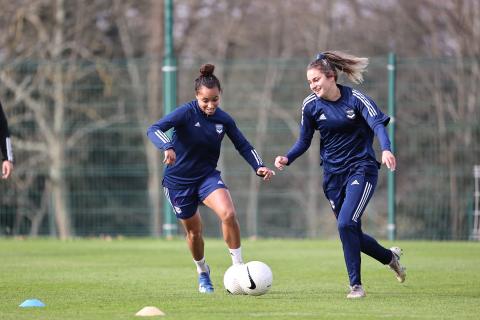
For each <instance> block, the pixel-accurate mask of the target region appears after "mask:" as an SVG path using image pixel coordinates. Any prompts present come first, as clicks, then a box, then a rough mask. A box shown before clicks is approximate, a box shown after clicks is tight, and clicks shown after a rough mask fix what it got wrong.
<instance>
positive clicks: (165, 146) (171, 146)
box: [162, 142, 173, 150]
mask: <svg viewBox="0 0 480 320" xmlns="http://www.w3.org/2000/svg"><path fill="white" fill-rule="evenodd" d="M162 149H163V150H168V149H173V144H172V143H171V142H167V143H165V144H164V145H163V148H162Z"/></svg>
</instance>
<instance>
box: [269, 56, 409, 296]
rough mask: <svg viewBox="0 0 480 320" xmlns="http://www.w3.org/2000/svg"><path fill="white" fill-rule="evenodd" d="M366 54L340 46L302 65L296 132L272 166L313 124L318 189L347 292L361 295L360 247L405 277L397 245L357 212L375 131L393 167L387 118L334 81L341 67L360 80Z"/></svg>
mask: <svg viewBox="0 0 480 320" xmlns="http://www.w3.org/2000/svg"><path fill="white" fill-rule="evenodd" d="M367 64H368V59H367V58H358V57H355V56H351V55H348V54H345V53H343V52H339V51H328V52H323V53H320V54H318V55H317V58H316V59H315V60H314V61H313V62H311V63H310V64H309V65H308V67H307V80H308V84H309V86H310V89H311V91H312V93H311V94H310V95H308V96H307V97H306V98H305V100H304V101H303V107H302V119H301V125H300V137H299V138H298V140H297V142H296V143H295V144H294V145H293V147H292V148H291V149H290V151H288V153H287V154H286V155H284V156H277V157H276V159H275V166H276V167H277V168H278V169H280V170H283V169H284V168H285V166H288V165H290V164H292V162H293V161H295V159H296V158H298V157H299V156H300V155H302V154H303V153H304V152H305V151H306V150H307V149H308V148H309V146H310V143H311V141H312V137H313V134H314V132H315V130H318V131H319V132H320V157H321V162H322V163H321V164H322V166H323V170H324V180H323V190H324V193H325V196H326V197H327V199H328V201H329V202H330V204H331V207H332V209H333V213H334V214H335V217H336V218H337V227H338V232H339V234H340V239H341V242H342V246H343V253H344V257H345V264H346V266H347V271H348V277H349V280H350V293H349V294H348V295H347V298H361V297H364V296H365V290H364V289H363V287H362V281H361V277H360V264H361V260H360V252H363V253H365V254H367V255H369V256H371V257H372V258H374V259H376V260H378V261H379V262H380V263H382V264H386V265H389V266H390V268H391V269H392V270H393V271H394V272H395V274H396V277H397V279H398V281H400V282H403V281H405V269H404V268H403V267H402V266H401V265H400V263H399V259H400V255H401V249H400V248H397V247H395V248H390V250H389V249H386V248H384V247H382V246H381V245H380V244H379V243H378V242H377V241H376V240H375V239H374V238H372V237H371V236H369V235H367V234H365V233H363V232H362V222H361V218H362V214H363V212H364V210H365V207H366V206H367V204H368V202H369V201H370V199H371V197H372V195H373V191H374V190H375V186H376V184H377V178H378V169H379V168H380V163H379V162H377V160H376V158H375V152H374V150H373V147H372V143H373V138H374V136H375V135H376V136H377V138H378V140H379V142H380V146H381V149H382V163H384V164H385V165H386V166H387V168H389V169H390V170H392V171H393V170H395V166H396V161H395V156H394V155H393V154H392V152H391V151H390V140H389V139H388V136H387V133H386V130H385V126H386V125H387V124H388V122H389V120H390V118H389V117H388V116H386V115H385V114H383V113H382V111H380V109H379V108H378V107H377V106H376V104H375V102H374V101H373V100H372V99H371V98H370V97H368V96H367V95H365V94H364V93H363V92H361V91H359V90H356V89H352V88H350V87H347V86H343V85H340V84H338V83H337V78H338V73H339V72H344V73H345V74H346V75H347V76H348V78H349V79H350V80H352V81H353V82H354V83H358V82H361V81H362V73H363V72H364V71H365V68H366V66H367Z"/></svg>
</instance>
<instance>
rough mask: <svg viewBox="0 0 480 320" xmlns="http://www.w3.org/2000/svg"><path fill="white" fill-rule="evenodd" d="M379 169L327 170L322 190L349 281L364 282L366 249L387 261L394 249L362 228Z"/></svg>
mask: <svg viewBox="0 0 480 320" xmlns="http://www.w3.org/2000/svg"><path fill="white" fill-rule="evenodd" d="M377 178H378V173H376V174H374V173H371V172H366V170H361V169H360V170H350V171H348V172H345V173H343V174H328V173H325V174H324V181H323V190H324V192H325V196H326V197H327V199H328V200H329V201H330V204H331V206H332V209H333V212H334V214H335V217H336V218H337V227H338V232H339V234H340V240H341V241H342V246H343V254H344V257H345V264H346V266H347V272H348V277H349V280H350V285H351V286H353V285H356V284H362V280H361V275H360V270H361V268H360V265H361V257H360V252H363V253H365V254H367V255H369V256H370V257H372V258H374V259H376V260H378V261H379V262H381V263H382V264H388V263H390V261H391V260H392V252H391V251H390V250H388V249H386V248H384V247H383V246H381V245H380V244H379V243H378V242H377V240H375V239H374V238H373V237H371V236H369V235H367V234H365V233H363V232H362V222H361V218H362V214H363V212H364V211H365V208H366V206H367V204H368V202H369V201H370V199H371V197H372V195H373V192H374V190H375V187H376V185H377Z"/></svg>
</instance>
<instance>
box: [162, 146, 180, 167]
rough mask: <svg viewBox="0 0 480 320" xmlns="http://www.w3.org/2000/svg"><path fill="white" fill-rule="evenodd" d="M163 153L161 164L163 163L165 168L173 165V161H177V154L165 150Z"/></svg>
mask: <svg viewBox="0 0 480 320" xmlns="http://www.w3.org/2000/svg"><path fill="white" fill-rule="evenodd" d="M163 153H164V158H163V163H165V164H166V165H167V166H171V165H174V164H175V161H176V160H177V154H176V153H175V150H173V149H167V150H165V151H164V152H163Z"/></svg>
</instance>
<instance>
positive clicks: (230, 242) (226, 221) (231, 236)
mask: <svg viewBox="0 0 480 320" xmlns="http://www.w3.org/2000/svg"><path fill="white" fill-rule="evenodd" d="M203 203H204V204H205V205H206V206H207V207H209V208H210V209H212V210H213V211H214V212H215V213H216V215H217V216H218V218H219V219H220V221H221V222H222V232H223V239H224V240H225V242H226V243H227V246H228V248H230V249H238V248H240V245H241V244H240V225H239V224H238V220H237V216H236V214H235V208H234V206H233V201H232V197H231V196H230V192H228V189H224V188H219V189H216V190H215V191H213V192H212V193H210V194H209V195H208V197H207V198H205V200H204V201H203Z"/></svg>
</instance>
